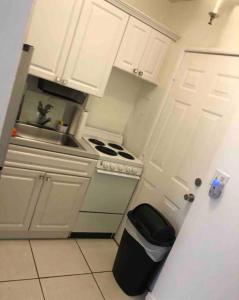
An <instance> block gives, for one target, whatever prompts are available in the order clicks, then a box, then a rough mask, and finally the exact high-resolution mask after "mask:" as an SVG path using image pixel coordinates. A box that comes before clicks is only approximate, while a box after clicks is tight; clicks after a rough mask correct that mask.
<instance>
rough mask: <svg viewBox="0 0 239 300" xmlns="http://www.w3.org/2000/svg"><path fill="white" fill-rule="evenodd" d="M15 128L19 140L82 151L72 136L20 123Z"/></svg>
mask: <svg viewBox="0 0 239 300" xmlns="http://www.w3.org/2000/svg"><path fill="white" fill-rule="evenodd" d="M15 128H16V130H17V137H20V138H24V139H30V140H36V141H40V142H44V143H50V144H55V145H60V146H66V147H73V148H80V149H82V150H84V148H83V147H82V146H81V145H80V143H78V142H77V140H76V139H75V138H74V137H73V136H72V135H69V134H66V133H61V132H57V131H54V130H50V129H46V128H41V127H36V126H32V125H27V124H21V123H17V124H16V125H15Z"/></svg>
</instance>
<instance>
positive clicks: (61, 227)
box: [30, 173, 89, 231]
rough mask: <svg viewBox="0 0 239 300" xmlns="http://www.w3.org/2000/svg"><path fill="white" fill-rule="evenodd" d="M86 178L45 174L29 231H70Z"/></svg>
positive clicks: (83, 192) (87, 180)
mask: <svg viewBox="0 0 239 300" xmlns="http://www.w3.org/2000/svg"><path fill="white" fill-rule="evenodd" d="M88 183H89V179H88V178H83V177H75V176H68V175H58V174H51V173H46V175H45V177H44V185H43V187H42V190H41V193H40V196H39V200H38V203H37V206H36V210H35V214H34V216H33V220H32V224H31V228H30V229H31V230H37V231H71V229H72V226H73V224H74V222H75V219H76V216H77V214H78V211H79V209H80V205H81V203H82V200H83V197H84V194H85V192H86V189H87V186H88Z"/></svg>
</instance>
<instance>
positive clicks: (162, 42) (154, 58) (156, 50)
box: [139, 29, 170, 84]
mask: <svg viewBox="0 0 239 300" xmlns="http://www.w3.org/2000/svg"><path fill="white" fill-rule="evenodd" d="M169 42H170V40H169V39H168V38H167V37H166V36H164V35H163V34H161V33H160V32H158V31H156V30H154V29H152V32H151V35H150V38H149V41H148V44H147V47H146V50H145V52H144V55H143V57H142V59H141V63H140V65H139V71H140V73H139V75H141V77H142V78H143V79H145V80H148V81H150V82H153V83H156V84H157V82H158V75H159V71H160V67H161V64H162V62H163V59H164V57H165V54H166V51H167V49H168V46H169Z"/></svg>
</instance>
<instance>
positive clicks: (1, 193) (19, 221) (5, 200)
mask: <svg viewBox="0 0 239 300" xmlns="http://www.w3.org/2000/svg"><path fill="white" fill-rule="evenodd" d="M43 175H44V172H39V171H32V170H25V169H18V168H10V167H4V169H3V172H2V176H1V179H0V230H7V231H8V230H12V231H19V230H21V231H26V230H28V228H29V226H30V222H31V218H32V215H33V211H34V208H35V205H36V202H37V198H38V195H39V193H40V189H41V186H42V180H41V178H42V177H43Z"/></svg>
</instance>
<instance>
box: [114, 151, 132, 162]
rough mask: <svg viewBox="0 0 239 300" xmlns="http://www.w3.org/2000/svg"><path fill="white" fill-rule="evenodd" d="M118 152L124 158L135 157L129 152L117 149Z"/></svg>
mask: <svg viewBox="0 0 239 300" xmlns="http://www.w3.org/2000/svg"><path fill="white" fill-rule="evenodd" d="M118 154H119V155H120V156H122V157H124V158H126V159H130V160H135V158H134V157H133V156H132V155H131V154H129V153H126V152H122V151H119V152H118Z"/></svg>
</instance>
